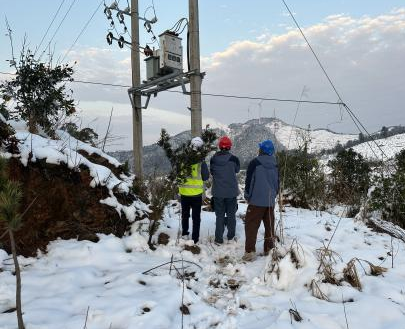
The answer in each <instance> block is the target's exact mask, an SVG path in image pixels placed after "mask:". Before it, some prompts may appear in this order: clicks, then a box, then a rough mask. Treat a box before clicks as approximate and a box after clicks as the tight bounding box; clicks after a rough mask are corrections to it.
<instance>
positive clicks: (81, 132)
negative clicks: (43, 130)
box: [62, 122, 99, 146]
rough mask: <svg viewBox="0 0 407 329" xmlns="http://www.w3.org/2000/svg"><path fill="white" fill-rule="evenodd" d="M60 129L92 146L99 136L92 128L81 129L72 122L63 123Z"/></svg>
mask: <svg viewBox="0 0 407 329" xmlns="http://www.w3.org/2000/svg"><path fill="white" fill-rule="evenodd" d="M62 129H63V130H65V131H66V132H67V133H68V134H69V135H71V136H72V137H74V138H76V139H77V140H80V141H82V142H84V143H88V144H91V145H92V146H96V143H97V140H98V138H99V135H98V134H97V133H96V132H95V131H94V130H93V129H92V128H89V127H86V128H83V129H79V127H78V126H77V124H76V123H74V122H67V123H65V124H64V125H63V126H62Z"/></svg>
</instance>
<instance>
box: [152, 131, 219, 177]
mask: <svg viewBox="0 0 407 329" xmlns="http://www.w3.org/2000/svg"><path fill="white" fill-rule="evenodd" d="M216 139H217V136H216V133H215V132H214V131H213V130H212V129H209V126H207V127H206V129H205V130H204V131H203V132H202V140H203V142H204V145H203V146H202V147H200V148H199V149H197V150H195V149H193V148H191V147H190V145H189V142H186V143H183V144H181V145H180V146H178V147H177V148H176V149H172V147H171V143H170V136H169V135H168V133H167V131H166V130H165V129H162V130H161V136H160V139H159V141H158V142H157V145H158V146H161V147H162V148H163V150H164V152H165V155H166V156H167V158H168V159H169V160H170V163H171V172H170V174H169V176H168V179H169V180H170V181H171V182H175V183H176V184H180V183H182V182H184V181H185V179H186V178H187V177H188V176H190V175H191V166H192V165H193V164H195V163H198V162H201V161H202V160H204V159H205V158H206V156H207V155H208V154H209V153H210V152H211V151H213V150H214V149H216V147H214V146H213V145H212V143H213V142H214V141H215V140H216Z"/></svg>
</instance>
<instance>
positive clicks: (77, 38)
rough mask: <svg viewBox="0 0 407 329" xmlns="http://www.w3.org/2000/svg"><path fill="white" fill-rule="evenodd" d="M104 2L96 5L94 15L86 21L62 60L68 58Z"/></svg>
mask: <svg viewBox="0 0 407 329" xmlns="http://www.w3.org/2000/svg"><path fill="white" fill-rule="evenodd" d="M103 2H104V0H102V1H100V3H99V5H98V6H97V7H96V9H95V11H94V12H93V14H92V16H90V18H89V20H88V21H87V22H86V24H85V25H84V27H83V28H82V30H81V32H79V34H78V36H77V37H76V39H75V41H74V42H73V43H72V45H71V47H69V49H68V50H67V52H66V53H65V55H64V57H62V60H61V62H63V61H64V59H65V58H66V56H67V55H68V54H69V53H70V52H71V50H72V48H73V47H74V46H75V45H76V42H77V41H78V40H79V38H80V37H81V35H82V34H83V32H85V30H86V28H87V27H88V25H89V23H90V22H91V21H92V19H93V17H95V15H96V13H97V11H98V10H99V8H100V6H101V5H102V3H103Z"/></svg>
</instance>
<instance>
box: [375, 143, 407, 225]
mask: <svg viewBox="0 0 407 329" xmlns="http://www.w3.org/2000/svg"><path fill="white" fill-rule="evenodd" d="M394 161H395V164H394V165H395V170H394V172H393V173H391V174H390V175H387V176H386V175H385V174H384V173H382V175H380V176H379V177H376V178H375V180H374V188H373V190H372V192H371V194H370V200H369V210H376V211H379V212H380V213H381V214H382V218H383V219H384V220H387V221H389V222H392V223H394V224H397V225H399V226H400V227H402V228H405V194H404V193H405V150H404V149H403V150H402V151H400V152H399V153H397V155H396V157H395V160H394Z"/></svg>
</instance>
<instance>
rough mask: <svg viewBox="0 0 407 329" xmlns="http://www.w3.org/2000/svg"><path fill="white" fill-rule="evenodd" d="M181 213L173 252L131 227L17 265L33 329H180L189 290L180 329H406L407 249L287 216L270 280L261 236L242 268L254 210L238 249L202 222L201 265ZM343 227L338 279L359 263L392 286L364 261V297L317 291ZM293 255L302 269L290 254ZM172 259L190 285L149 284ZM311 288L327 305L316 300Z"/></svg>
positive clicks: (165, 227) (321, 219) (174, 224)
mask: <svg viewBox="0 0 407 329" xmlns="http://www.w3.org/2000/svg"><path fill="white" fill-rule="evenodd" d="M177 209H178V208H177V207H168V209H166V211H165V219H164V222H163V223H162V224H161V227H160V231H164V232H166V233H168V234H169V235H170V242H169V244H168V245H167V246H163V245H160V246H159V247H158V248H157V250H155V251H151V250H150V249H149V248H148V246H147V243H146V238H145V233H143V232H142V230H143V229H145V226H143V225H140V223H139V222H138V223H135V224H133V234H132V235H131V236H127V237H124V238H122V239H120V238H117V237H114V236H106V235H101V236H100V241H99V242H98V243H92V242H88V241H80V242H78V241H76V240H69V241H55V242H53V243H51V244H50V246H49V251H48V254H46V255H39V256H38V257H37V258H23V257H20V258H19V260H20V262H21V265H22V282H23V289H22V296H23V310H24V319H25V323H26V328H27V329H55V328H59V329H78V328H85V322H86V328H88V329H109V328H111V329H125V328H128V329H136V328H149V329H154V328H182V326H181V322H182V317H181V311H180V306H181V305H182V304H181V303H182V295H183V294H182V292H183V290H184V297H183V303H184V305H186V306H187V308H188V312H189V314H185V315H184V317H183V328H191V329H192V328H196V329H204V328H205V329H206V328H218V329H220V328H224V329H232V328H245V329H252V328H253V329H254V328H279V329H284V328H309V329H318V328H320V329H343V328H347V324H346V318H347V322H348V326H349V328H363V329H385V328H386V329H387V328H392V329H393V328H403V327H404V317H405V313H404V305H405V300H404V296H405V286H404V278H405V270H404V268H405V245H404V243H403V242H401V241H399V240H393V241H391V239H390V237H389V236H387V235H384V234H378V233H374V232H372V231H371V230H370V229H368V228H367V227H366V226H365V225H364V224H363V223H361V222H355V221H354V220H353V219H349V218H343V219H342V220H340V218H339V217H338V216H336V215H331V214H328V213H322V214H321V215H320V214H319V213H318V216H317V215H316V213H315V212H312V211H308V210H300V209H294V208H287V211H286V212H285V213H284V227H285V244H284V245H283V246H282V245H279V247H278V253H279V255H280V257H281V258H282V259H281V260H280V261H279V263H278V266H277V267H276V268H275V269H274V271H273V272H271V264H272V259H271V256H267V257H266V256H260V253H261V251H262V244H263V241H262V239H263V231H262V228H261V229H260V233H259V234H258V243H257V252H258V254H259V257H258V258H257V259H256V260H255V261H254V262H252V263H245V262H243V261H242V260H241V256H242V255H243V252H244V224H243V222H242V220H241V219H240V216H241V215H242V214H244V213H245V210H246V205H243V204H240V205H239V210H238V217H239V219H238V221H237V237H238V240H237V242H233V243H230V244H225V245H222V246H215V245H214V244H213V242H212V241H213V235H214V230H215V216H214V213H210V212H203V213H202V225H201V239H200V243H199V247H200V248H201V253H200V254H197V255H194V254H192V253H191V252H190V251H186V250H184V247H185V246H186V245H192V241H183V240H180V241H179V242H178V243H177V239H176V238H177V232H178V228H179V214H178V213H177ZM276 215H277V216H276V217H277V218H278V214H276ZM338 223H339V226H338V229H337V231H336V233H335V235H334V237H333V239H332V242H331V244H330V248H331V249H332V250H333V251H335V252H336V253H337V256H336V257H335V259H336V263H335V264H333V267H334V269H335V272H336V273H337V276H338V278H339V277H341V276H342V274H341V273H342V270H343V268H344V267H345V265H346V263H347V262H348V261H350V260H351V259H352V258H354V257H358V258H359V259H363V260H367V261H370V262H372V263H373V264H375V265H381V266H384V267H386V268H388V271H387V272H385V273H384V274H383V275H380V276H371V275H369V273H370V270H369V267H368V266H367V263H365V262H363V261H362V264H363V266H364V268H365V270H366V272H365V270H364V269H363V268H362V267H361V265H360V264H359V263H356V267H357V271H358V274H359V277H360V281H361V284H362V291H359V290H358V289H356V288H353V287H351V286H350V285H349V284H348V283H346V282H342V284H341V285H339V286H337V285H331V284H328V283H322V282H320V281H318V280H319V279H320V276H319V275H317V270H318V265H319V264H318V261H317V257H316V250H317V249H318V248H321V247H322V246H323V244H325V245H326V244H327V243H328V240H329V239H330V238H331V236H332V234H333V232H334V231H335V227H336V225H338ZM140 230H141V231H140ZM138 232H141V233H138ZM295 241H296V242H295ZM291 245H294V247H295V248H294V249H295V250H296V254H297V258H298V264H297V267H298V268H297V267H296V266H295V264H294V263H293V262H292V258H291V255H290V253H288V248H289V247H290V246H291ZM391 245H393V247H394V255H395V257H394V268H391V262H392V257H391V256H389V254H390V255H391ZM171 258H173V261H174V262H175V263H174V264H175V265H176V267H177V268H178V271H180V272H182V269H181V267H182V264H184V267H185V268H186V271H187V272H188V273H189V276H190V277H191V279H190V280H186V281H185V285H184V286H183V284H182V281H181V280H179V279H178V278H177V270H174V269H172V271H171V273H170V270H169V268H170V265H169V264H167V265H165V266H163V267H159V268H157V269H155V270H152V271H151V272H149V273H148V274H142V273H143V272H144V271H147V270H149V269H152V268H153V267H156V266H158V265H160V264H163V263H166V262H170V260H171ZM189 262H192V263H189ZM274 264H277V263H274ZM12 268H13V267H12V260H11V259H10V256H9V255H7V254H6V253H5V252H4V251H1V250H0V329H12V328H16V327H17V326H16V316H15V312H12V313H4V312H5V311H7V310H9V309H11V308H13V307H14V306H15V303H14V298H15V290H14V289H15V277H14V276H13V274H12ZM314 279H315V280H317V282H318V286H319V288H320V289H321V290H322V292H323V293H324V294H325V295H326V296H327V298H328V299H329V301H325V300H321V299H317V298H315V297H314V296H313V295H312V293H311V291H310V284H311V282H312V280H314ZM343 301H346V302H345V303H343ZM294 305H295V306H294ZM295 307H296V308H297V310H298V312H299V314H300V315H301V317H302V318H303V321H302V322H295V321H294V320H292V323H291V320H290V313H289V310H290V309H293V308H295ZM345 313H346V318H345ZM86 318H87V320H86Z"/></svg>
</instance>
